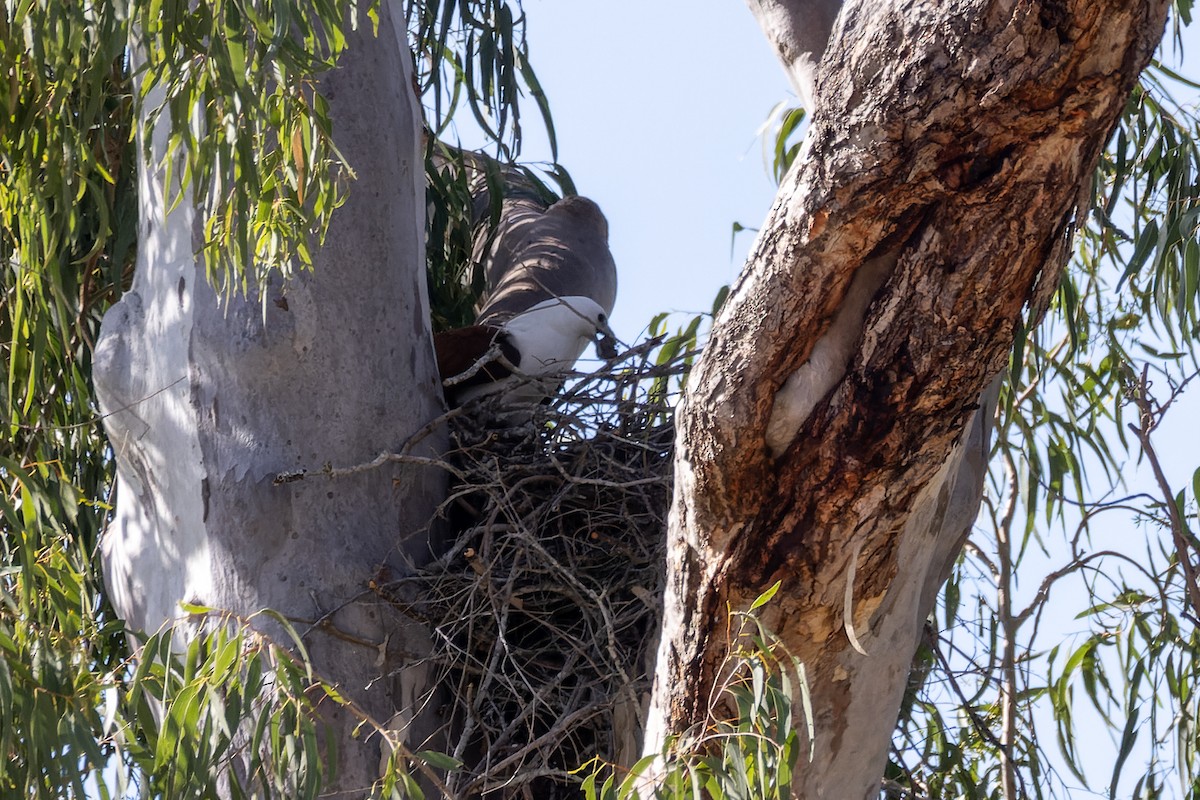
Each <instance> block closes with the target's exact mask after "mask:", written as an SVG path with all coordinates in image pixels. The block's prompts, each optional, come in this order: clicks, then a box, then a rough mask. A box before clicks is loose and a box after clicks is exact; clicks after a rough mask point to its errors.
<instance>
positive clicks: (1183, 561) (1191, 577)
mask: <svg viewBox="0 0 1200 800" xmlns="http://www.w3.org/2000/svg"><path fill="white" fill-rule="evenodd" d="M1148 370H1149V365H1148V364H1147V365H1146V366H1144V367H1142V374H1141V377H1140V378H1139V379H1138V381H1137V382H1136V383H1135V384H1134V386H1133V387H1131V390H1130V396H1131V398H1132V399H1133V402H1134V404H1135V405H1136V406H1137V409H1138V424H1137V425H1134V424H1133V423H1130V424H1129V429H1130V430H1131V431H1133V434H1134V435H1135V436H1136V437H1137V439H1138V442H1139V443H1141V446H1142V452H1144V453H1145V454H1146V459H1147V460H1148V461H1149V462H1150V469H1151V470H1152V471H1153V472H1154V480H1155V482H1156V483H1157V484H1158V488H1159V491H1161V492H1162V500H1163V505H1164V506H1165V507H1166V509H1167V517H1168V519H1169V520H1170V525H1171V536H1172V538H1173V540H1174V544H1175V556H1176V558H1177V559H1178V560H1179V567H1180V569H1181V570H1182V571H1183V582H1184V587H1185V589H1186V591H1187V595H1188V601H1189V603H1190V605H1191V607H1192V613H1185V616H1186V617H1187V618H1188V619H1190V620H1191V621H1192V622H1193V623H1196V624H1200V619H1198V618H1197V616H1196V614H1197V613H1200V583H1198V582H1197V578H1196V568H1195V566H1194V565H1193V564H1192V558H1191V549H1192V548H1191V544H1190V543H1189V542H1188V539H1187V535H1186V534H1185V532H1184V531H1185V526H1184V522H1183V518H1182V517H1181V516H1180V514H1179V507H1178V506H1177V505H1176V504H1175V492H1174V491H1172V489H1171V484H1170V482H1169V481H1168V480H1167V476H1166V473H1165V472H1163V468H1162V464H1161V463H1160V462H1159V460H1158V453H1157V452H1156V451H1155V449H1154V444H1153V443H1152V442H1151V440H1150V435H1151V433H1152V432H1153V431H1154V430H1155V428H1157V427H1158V425H1159V423H1160V422H1161V420H1162V417H1161V410H1160V415H1159V416H1157V417H1156V416H1155V412H1154V408H1153V403H1154V401H1153V398H1152V397H1151V396H1150V382H1149V379H1148V377H1147V373H1148Z"/></svg>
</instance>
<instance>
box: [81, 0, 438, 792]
mask: <svg viewBox="0 0 1200 800" xmlns="http://www.w3.org/2000/svg"><path fill="white" fill-rule="evenodd" d="M381 11H382V12H383V13H381V20H380V31H379V36H378V37H375V36H373V35H372V33H371V24H370V22H369V21H367V20H366V19H365V18H364V19H363V24H362V26H361V27H360V30H359V31H358V32H357V33H356V34H355V35H354V36H353V37H352V38H353V42H352V45H351V47H350V48H349V50H348V52H347V53H346V55H345V56H344V57H343V60H342V63H341V65H340V66H339V68H338V69H337V70H335V71H333V72H332V73H330V74H328V75H327V76H325V77H324V78H323V80H322V89H323V91H324V93H325V95H326V97H327V98H328V99H329V102H330V108H331V115H332V118H333V120H334V125H335V127H336V134H337V142H338V146H339V148H340V149H341V151H342V152H343V153H344V154H345V156H346V157H347V159H348V160H349V162H350V164H351V165H352V166H353V167H354V169H355V170H356V172H357V175H358V180H357V181H356V182H355V184H354V186H353V188H352V191H351V193H350V196H349V199H348V201H347V203H346V206H345V208H343V209H342V210H341V211H340V212H339V214H338V215H337V216H336V217H335V218H334V221H333V224H332V227H331V229H330V231H329V235H328V238H327V240H326V242H325V244H324V245H323V246H322V247H321V248H320V250H319V251H318V252H316V253H315V261H316V266H315V270H314V271H313V272H312V273H311V274H303V275H300V276H298V277H296V278H295V279H294V280H292V281H290V282H289V283H288V284H287V285H286V286H282V287H280V286H272V287H266V288H264V289H263V290H262V291H263V292H266V293H267V297H266V300H267V302H265V303H263V302H262V301H261V300H260V298H259V297H257V296H254V297H234V298H232V299H230V300H229V301H227V302H218V298H217V297H216V296H215V294H214V292H213V290H212V288H210V287H209V285H208V283H207V282H206V280H205V272H204V265H203V264H201V263H199V262H198V261H197V259H196V257H195V252H196V250H197V247H196V237H197V235H198V225H199V219H198V215H197V213H196V212H195V209H194V208H192V206H191V205H190V202H189V201H187V200H185V201H184V202H183V203H182V204H180V206H179V207H177V208H176V209H175V210H174V211H172V212H171V213H170V214H166V213H165V211H164V206H163V196H164V194H163V180H164V175H163V172H162V171H160V170H157V169H155V165H157V164H159V163H160V162H161V159H162V157H163V154H164V153H165V133H166V130H165V129H166V127H167V126H166V124H165V122H164V123H163V124H162V125H160V126H159V131H157V132H156V136H155V138H154V141H153V142H152V143H151V148H150V149H151V153H150V159H149V160H148V161H146V160H143V163H142V164H141V165H140V169H139V175H140V181H141V184H140V186H141V191H140V192H139V194H140V204H141V207H140V223H139V241H140V244H139V253H138V263H137V265H136V273H135V278H134V284H133V287H132V288H131V290H130V291H129V292H128V293H126V295H125V297H124V298H123V299H122V300H121V302H119V303H117V304H116V305H115V306H114V307H113V308H112V309H111V310H110V311H109V313H108V314H107V315H106V317H105V319H104V323H103V326H102V328H101V336H100V341H99V342H98V344H97V348H96V361H95V371H94V375H95V381H96V389H97V396H98V397H99V399H100V402H101V407H102V409H103V410H104V412H105V413H106V415H107V416H106V418H105V427H106V429H107V431H108V434H109V437H110V440H111V441H112V443H113V449H114V455H115V458H116V462H117V474H118V485H119V489H118V499H117V507H116V518H115V521H114V523H113V525H112V526H111V528H110V529H109V531H107V533H106V536H105V539H104V541H103V543H102V550H103V557H104V573H105V579H106V582H107V584H108V586H109V587H110V593H111V597H112V599H113V603H114V606H115V607H116V609H117V610H118V612H119V613H121V614H122V616H123V617H124V618H125V620H126V622H127V624H128V626H129V627H130V628H131V629H132V630H134V631H147V632H151V633H152V632H154V631H155V630H156V629H158V628H159V627H160V626H162V625H169V624H173V623H176V622H178V621H180V620H181V619H183V617H184V615H183V613H182V612H181V610H180V608H179V602H180V601H187V602H191V603H198V604H202V605H205V606H209V607H212V608H215V609H219V610H223V611H229V612H232V613H234V614H236V615H239V616H242V617H245V616H246V615H248V614H251V613H253V612H255V611H257V610H259V609H261V608H271V609H274V610H276V611H279V612H280V613H282V614H285V615H287V616H288V617H290V618H292V620H293V622H294V624H295V627H296V629H297V630H298V631H300V632H302V633H303V634H304V635H305V637H306V645H307V647H308V650H309V654H310V655H311V656H312V658H313V662H314V666H315V667H316V669H317V671H318V673H319V674H320V675H322V676H323V677H324V678H326V679H328V680H331V681H332V682H334V683H335V684H338V685H339V686H341V687H342V690H343V691H344V692H346V694H348V695H349V696H350V697H351V698H352V699H354V700H355V701H356V702H357V703H358V704H359V705H360V707H361V708H362V709H364V710H365V711H366V712H367V713H369V714H370V715H371V716H372V717H373V718H375V719H376V720H378V721H380V722H384V723H386V722H388V721H389V720H393V716H394V715H396V714H397V713H399V715H400V716H399V717H396V718H395V719H394V720H393V721H394V722H395V723H396V724H399V723H401V722H405V723H407V722H409V721H410V720H409V719H408V716H409V715H410V714H411V713H414V712H413V711H412V710H413V709H416V708H418V706H419V704H418V702H417V701H418V698H419V697H420V695H421V694H423V693H424V692H425V690H426V688H427V687H426V686H425V683H424V682H425V675H424V672H423V670H424V667H421V666H419V663H420V662H419V657H420V654H421V651H422V650H423V648H424V647H425V636H426V634H425V633H424V631H423V630H421V629H420V628H419V627H418V626H416V625H415V624H413V623H412V622H410V621H407V620H406V619H405V618H403V617H402V616H401V615H400V614H399V613H398V612H396V611H395V610H394V609H393V608H392V607H391V606H390V605H389V604H387V603H385V602H383V601H382V600H381V599H380V598H378V597H376V596H374V595H373V594H372V593H371V591H370V590H369V588H368V584H369V582H370V581H371V580H372V579H373V578H375V577H377V576H378V575H379V574H380V573H381V572H385V573H390V574H392V575H403V574H407V573H409V572H410V571H411V568H412V565H413V564H414V563H420V562H422V561H424V560H426V559H427V558H428V557H429V556H430V543H429V537H428V529H427V526H428V524H429V521H430V519H431V517H432V512H433V509H434V507H435V505H436V503H437V502H438V500H440V498H441V497H442V496H443V494H444V491H445V481H444V475H443V474H441V473H439V472H436V471H430V470H429V469H427V468H415V467H411V466H393V467H387V468H380V469H377V470H373V471H370V472H361V473H357V474H354V475H351V476H346V477H341V478H337V479H330V480H308V481H303V482H296V483H288V484H285V485H282V486H275V485H273V484H272V479H273V478H274V476H276V475H278V474H280V473H282V472H288V471H293V470H298V469H310V470H319V469H320V468H321V466H322V465H323V464H326V463H332V464H334V465H336V466H345V465H352V464H358V463H363V462H367V461H370V460H371V459H372V458H373V457H374V456H376V455H377V454H378V453H380V452H381V451H395V450H398V449H399V448H400V446H401V445H402V444H403V443H404V442H405V441H406V440H407V439H408V438H409V437H410V436H411V435H412V434H413V433H414V432H416V431H418V430H419V429H421V428H422V426H424V425H425V424H426V422H427V421H428V420H430V419H432V418H433V417H435V416H436V415H437V414H438V413H440V411H441V410H442V408H443V406H442V399H441V393H440V389H439V384H438V378H437V370H436V367H435V364H434V358H433V349H432V343H431V342H432V340H431V335H430V332H429V311H428V299H427V296H426V290H425V253H424V237H425V230H424V202H425V200H424V172H423V169H422V159H421V153H420V146H421V132H420V125H421V111H420V108H419V106H418V104H417V100H416V97H415V96H414V94H413V91H412V76H411V61H410V56H409V53H408V51H407V42H406V33H405V31H404V29H403V26H402V24H400V23H397V24H398V26H399V27H398V28H393V22H392V20H393V19H396V20H402V19H403V14H402V13H399V14H398V15H395V16H389V14H388V13H386V12H387V4H384V6H383V7H382V8H381ZM143 119H144V117H143ZM139 130H141V127H140V128H139ZM174 174H175V175H178V174H179V169H178V168H176V169H175V170H174ZM171 193H172V194H173V193H174V190H172V192H171ZM439 437H441V438H442V439H444V434H434V435H432V436H430V437H429V438H428V441H427V442H426V444H425V446H426V447H427V448H428V452H429V454H435V453H437V452H440V448H441V446H442V442H441V441H439ZM318 622H319V624H317V623H318ZM281 641H286V640H281ZM334 723H335V725H336V727H337V732H338V734H339V739H340V743H339V751H338V752H339V764H338V771H337V780H336V781H335V782H333V783H331V784H329V785H327V787H326V788H327V789H328V790H330V791H346V792H349V793H350V795H351V796H353V795H356V794H357V795H360V796H361V795H363V794H364V793H365V790H366V788H367V787H369V786H370V785H371V783H372V782H373V781H374V780H375V779H376V778H377V777H378V775H379V763H380V755H381V752H380V749H381V748H380V742H379V737H375V736H370V735H365V734H366V733H367V732H364V735H361V736H359V737H358V738H355V737H352V736H351V735H350V734H351V731H352V729H353V728H354V727H355V725H356V724H357V720H350V719H343V718H338V719H335V720H334ZM418 727H419V726H418ZM426 732H427V731H426V730H414V731H413V736H414V738H416V739H417V740H418V741H420V739H421V738H423V735H424V733H426Z"/></svg>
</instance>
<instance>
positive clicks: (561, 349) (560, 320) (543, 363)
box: [504, 296, 616, 375]
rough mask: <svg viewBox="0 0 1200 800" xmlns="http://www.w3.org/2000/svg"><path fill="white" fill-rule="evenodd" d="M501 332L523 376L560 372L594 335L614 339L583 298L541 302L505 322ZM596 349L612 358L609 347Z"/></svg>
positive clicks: (591, 303) (594, 305) (598, 311)
mask: <svg viewBox="0 0 1200 800" xmlns="http://www.w3.org/2000/svg"><path fill="white" fill-rule="evenodd" d="M504 330H505V331H506V332H507V333H508V335H509V337H511V339H512V342H513V344H514V345H516V348H517V350H518V351H520V353H521V365H520V369H521V372H523V373H525V374H526V375H546V374H550V373H553V372H563V371H565V370H567V369H570V368H571V365H572V364H574V363H575V361H576V360H577V359H578V358H579V356H580V355H582V354H583V351H584V350H585V349H587V346H588V343H589V342H592V341H597V337H598V336H602V337H611V339H614V340H615V338H616V337H615V336H613V332H612V329H611V328H609V327H608V315H607V314H605V313H604V309H603V308H602V307H601V306H600V304H599V303H597V302H596V301H595V300H593V299H591V298H590V297H583V296H571V297H554V298H551V299H549V300H543V301H542V302H540V303H538V304H536V305H534V306H531V307H530V308H529V309H527V310H526V311H523V312H521V313H520V314H518V315H516V316H515V317H513V318H512V319H510V320H509V321H508V322H506V323H505V324H504ZM596 349H597V351H599V352H600V353H601V355H605V356H611V355H612V353H611V350H612V347H611V345H608V346H607V347H606V346H605V345H603V344H602V343H601V342H599V341H597V344H596Z"/></svg>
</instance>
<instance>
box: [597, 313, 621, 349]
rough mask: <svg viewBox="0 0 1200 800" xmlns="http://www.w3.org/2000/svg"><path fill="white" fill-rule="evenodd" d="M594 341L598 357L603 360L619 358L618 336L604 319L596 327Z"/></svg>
mask: <svg viewBox="0 0 1200 800" xmlns="http://www.w3.org/2000/svg"><path fill="white" fill-rule="evenodd" d="M592 341H593V342H594V343H595V345H596V353H597V355H599V356H600V357H601V358H616V357H617V335H616V334H615V333H613V332H612V328H610V327H608V321H607V320H605V319H604V318H603V317H601V318H600V322H599V324H598V325H597V326H596V335H595V336H594V337H592Z"/></svg>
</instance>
